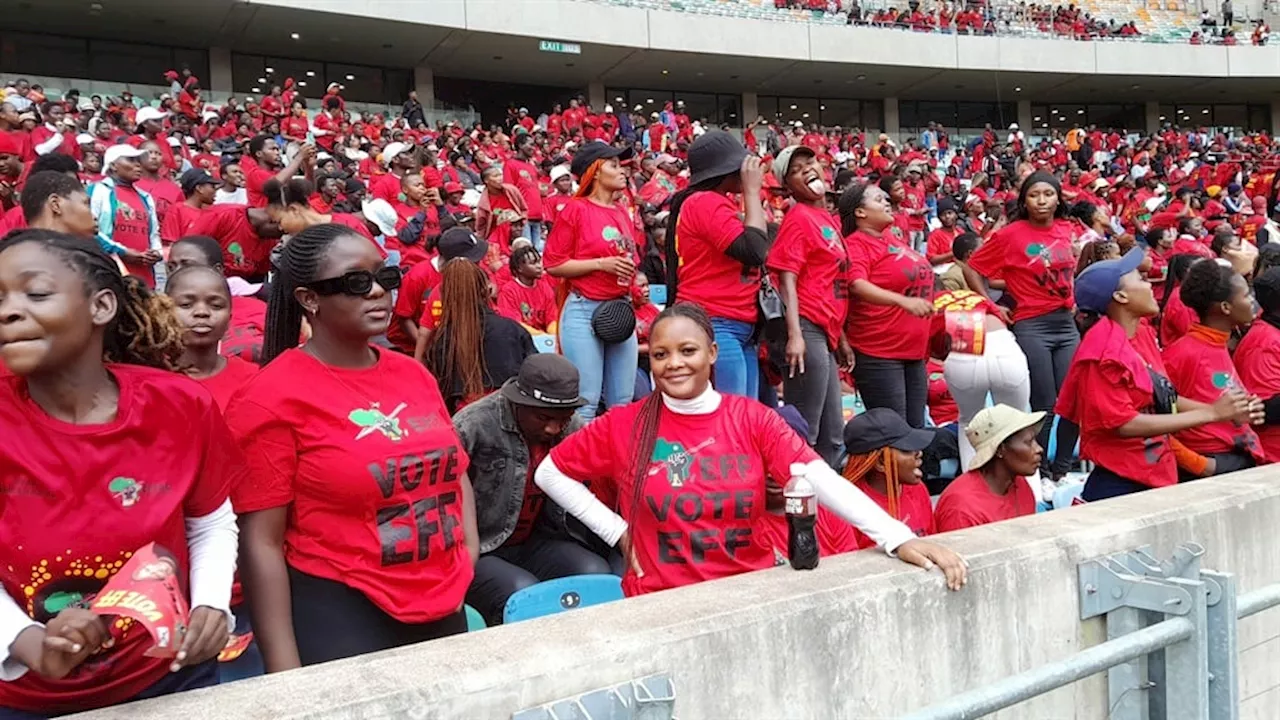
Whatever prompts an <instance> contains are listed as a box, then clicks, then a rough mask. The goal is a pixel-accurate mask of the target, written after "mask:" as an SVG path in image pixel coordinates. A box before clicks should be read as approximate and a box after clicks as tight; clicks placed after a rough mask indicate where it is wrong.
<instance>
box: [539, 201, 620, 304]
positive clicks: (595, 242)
mask: <svg viewBox="0 0 1280 720" xmlns="http://www.w3.org/2000/svg"><path fill="white" fill-rule="evenodd" d="M633 227H634V224H633V223H632V220H631V216H630V215H628V214H627V211H626V209H625V208H623V207H622V206H621V205H614V206H612V207H604V206H603V205H597V204H595V203H593V202H591V201H590V200H589V199H587V198H574V199H573V200H570V201H569V202H568V203H567V204H566V205H565V206H564V210H562V211H561V212H560V215H558V216H557V217H556V224H555V226H553V227H552V228H551V235H550V236H549V237H548V238H547V249H546V252H545V253H543V256H542V264H543V265H545V266H546V267H548V268H555V267H558V266H560V265H563V264H564V263H565V261H566V260H594V259H595V258H603V257H617V256H618V255H630V256H631V259H632V260H633V261H634V262H635V264H636V267H639V266H640V259H639V257H638V256H637V255H636V241H635V237H634V236H633V234H632V228H633ZM629 287H630V284H627V285H619V284H618V276H617V275H614V274H613V273H607V272H600V271H596V272H590V273H587V274H586V275H580V276H578V277H576V278H569V290H570V291H571V292H575V293H577V294H578V295H581V296H582V297H584V298H587V299H588V300H612V299H614V298H620V297H625V296H626V294H627V292H628V290H629Z"/></svg>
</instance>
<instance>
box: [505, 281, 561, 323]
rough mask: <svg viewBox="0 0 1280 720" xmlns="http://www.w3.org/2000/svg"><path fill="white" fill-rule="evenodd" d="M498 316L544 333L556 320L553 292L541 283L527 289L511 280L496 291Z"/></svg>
mask: <svg viewBox="0 0 1280 720" xmlns="http://www.w3.org/2000/svg"><path fill="white" fill-rule="evenodd" d="M498 314H499V315H502V316H504V317H508V318H511V319H512V320H515V321H516V322H518V323H522V324H524V325H528V326H529V327H531V328H535V329H537V330H542V331H543V332H545V331H546V329H547V326H548V325H550V324H551V323H553V322H556V320H557V319H558V315H557V314H556V294H555V290H553V289H552V288H551V286H550V285H548V284H546V283H544V282H541V281H539V282H535V283H534V284H533V287H528V286H526V285H525V284H524V283H522V282H520V281H519V280H512V281H511V282H509V283H507V284H506V285H503V286H502V289H501V290H499V291H498Z"/></svg>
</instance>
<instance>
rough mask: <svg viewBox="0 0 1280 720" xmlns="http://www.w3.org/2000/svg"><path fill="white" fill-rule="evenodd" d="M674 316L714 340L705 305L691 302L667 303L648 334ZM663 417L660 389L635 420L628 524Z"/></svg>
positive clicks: (640, 496)
mask: <svg viewBox="0 0 1280 720" xmlns="http://www.w3.org/2000/svg"><path fill="white" fill-rule="evenodd" d="M672 318H685V319H688V320H691V321H692V322H693V323H694V324H695V325H697V326H698V328H699V329H700V330H702V332H703V333H704V334H705V335H706V336H707V344H708V345H710V344H711V343H712V342H715V337H716V331H715V328H713V327H712V326H711V318H709V317H708V316H707V312H706V311H705V310H703V309H702V306H700V305H698V304H696V303H691V302H678V303H675V304H673V305H668V306H667V307H666V309H664V310H663V311H662V312H660V313H658V317H656V318H654V320H653V324H652V325H650V326H649V336H650V337H653V334H654V333H655V332H657V330H658V326H659V325H661V324H662V323H664V322H666V321H667V320H670V319H672ZM661 418H662V393H661V392H659V391H658V390H657V389H654V391H653V392H651V393H649V395H648V396H647V397H646V398H645V399H644V404H643V405H642V406H641V407H640V416H639V417H638V418H637V419H636V426H635V430H634V431H633V432H632V438H631V439H632V442H631V447H633V448H635V455H633V456H632V458H631V468H630V469H631V473H632V475H631V507H630V508H629V509H628V512H627V525H628V526H629V527H631V526H634V524H635V519H636V513H637V512H639V509H640V501H641V500H642V499H643V497H644V482H645V479H646V478H647V477H648V476H649V463H650V462H652V461H653V448H654V446H656V445H657V442H658V423H659V421H660V420H661Z"/></svg>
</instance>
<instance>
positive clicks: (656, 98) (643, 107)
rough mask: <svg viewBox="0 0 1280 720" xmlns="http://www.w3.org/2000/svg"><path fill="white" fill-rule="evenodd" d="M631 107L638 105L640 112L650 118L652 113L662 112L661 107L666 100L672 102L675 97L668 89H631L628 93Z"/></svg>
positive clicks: (664, 104)
mask: <svg viewBox="0 0 1280 720" xmlns="http://www.w3.org/2000/svg"><path fill="white" fill-rule="evenodd" d="M628 98H629V99H630V103H629V104H630V105H631V107H633V108H634V107H635V106H636V105H639V106H640V112H641V114H643V115H644V117H645V119H646V120H647V119H652V117H653V113H660V112H662V108H663V107H665V106H666V104H667V102H674V101H675V98H674V97H673V96H672V94H671V92H670V91H667V90H632V91H631V92H630V93H628Z"/></svg>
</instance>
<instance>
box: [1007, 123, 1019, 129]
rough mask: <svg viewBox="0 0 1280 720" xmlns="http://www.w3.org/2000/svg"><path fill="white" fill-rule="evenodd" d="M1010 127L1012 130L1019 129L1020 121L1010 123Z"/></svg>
mask: <svg viewBox="0 0 1280 720" xmlns="http://www.w3.org/2000/svg"><path fill="white" fill-rule="evenodd" d="M1009 129H1010V130H1017V129H1018V123H1011V124H1010V125H1009Z"/></svg>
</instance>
